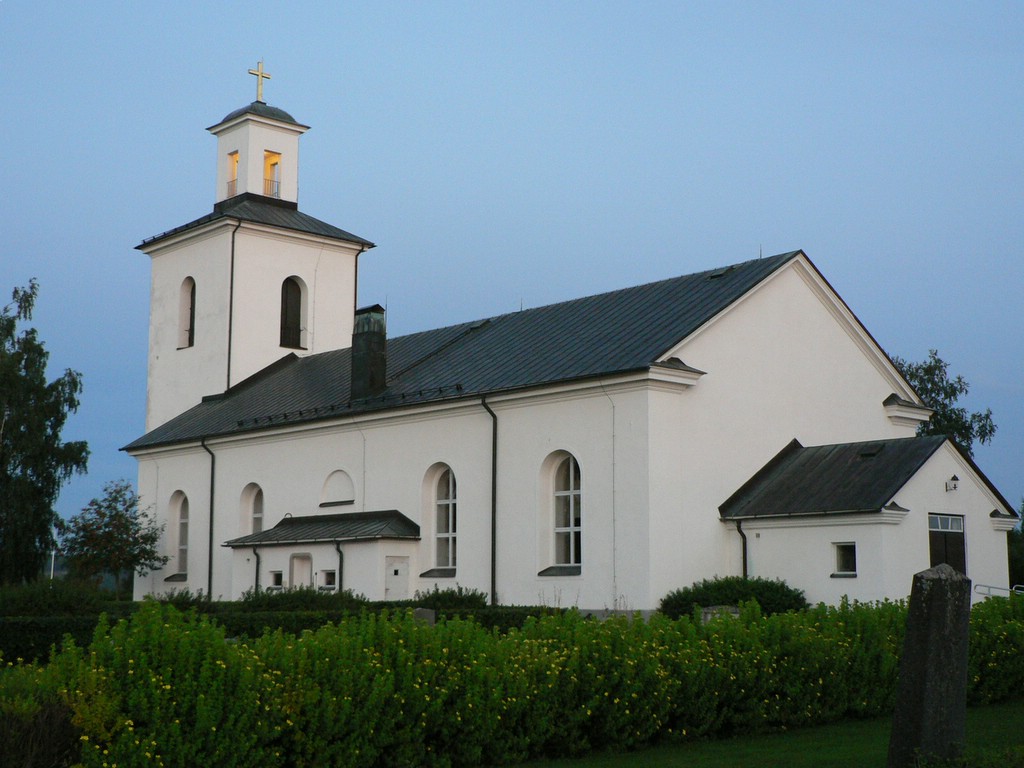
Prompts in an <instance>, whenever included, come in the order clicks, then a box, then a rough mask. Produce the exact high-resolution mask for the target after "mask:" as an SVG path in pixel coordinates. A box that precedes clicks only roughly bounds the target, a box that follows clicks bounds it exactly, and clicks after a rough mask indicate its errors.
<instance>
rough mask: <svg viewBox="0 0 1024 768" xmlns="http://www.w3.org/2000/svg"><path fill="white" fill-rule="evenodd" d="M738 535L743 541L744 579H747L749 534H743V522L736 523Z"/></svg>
mask: <svg viewBox="0 0 1024 768" xmlns="http://www.w3.org/2000/svg"><path fill="white" fill-rule="evenodd" d="M736 533H738V534H739V535H740V538H741V539H743V578H744V579H745V578H747V534H745V533H744V532H743V521H742V520H737V521H736Z"/></svg>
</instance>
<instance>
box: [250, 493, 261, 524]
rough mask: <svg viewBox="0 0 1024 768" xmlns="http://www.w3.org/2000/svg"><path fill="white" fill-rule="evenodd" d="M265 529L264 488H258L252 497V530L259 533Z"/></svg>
mask: <svg viewBox="0 0 1024 768" xmlns="http://www.w3.org/2000/svg"><path fill="white" fill-rule="evenodd" d="M262 530H263V489H262V488H257V489H256V494H255V495H254V496H253V497H252V532H253V533H259V532H260V531H262Z"/></svg>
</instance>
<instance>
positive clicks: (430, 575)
mask: <svg viewBox="0 0 1024 768" xmlns="http://www.w3.org/2000/svg"><path fill="white" fill-rule="evenodd" d="M420 578H421V579H454V578H455V569H454V568H431V569H430V570H429V571H424V572H423V573H421V574H420Z"/></svg>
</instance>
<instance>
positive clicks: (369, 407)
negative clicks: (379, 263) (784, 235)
mask: <svg viewBox="0 0 1024 768" xmlns="http://www.w3.org/2000/svg"><path fill="white" fill-rule="evenodd" d="M798 256H803V253H802V252H801V251H793V252H790V253H784V254H780V255H778V256H771V257H767V258H763V259H757V260H754V261H747V262H744V263H742V264H735V265H733V266H730V267H725V268H722V269H716V270H710V271H707V272H698V273H696V274H692V275H686V276H683V277H676V278H672V279H670V280H661V281H659V282H655V283H648V284H646V285H641V286H637V287H634V288H624V289H621V290H618V291H612V292H611V293H604V294H600V295H597V296H589V297H586V298H582V299H574V300H572V301H566V302H562V303H560V304H551V305H549V306H546V307H539V308H537V309H529V310H524V311H521V312H514V313H511V314H507V315H499V316H497V317H491V318H487V319H484V320H477V321H474V322H470V323H462V324H460V325H453V326H448V327H446V328H438V329H436V330H432V331H423V332H420V333H413V334H410V335H408V336H400V337H397V338H394V339H388V345H387V354H388V360H387V389H386V390H385V391H384V393H383V394H382V395H380V396H376V397H373V398H366V399H363V400H356V401H352V400H351V399H350V373H351V355H350V350H348V349H341V350H336V351H331V352H323V353H321V354H317V355H310V356H307V357H301V358H297V357H294V356H288V357H286V358H284V359H283V360H281V361H279V362H278V363H276V364H275V365H273V366H270V367H268V368H266V369H264V370H263V371H261V372H260V373H258V374H256V375H255V376H253V377H251V378H250V379H248V380H246V381H244V382H242V383H240V384H238V385H236V386H234V387H233V388H232V389H230V390H229V391H228V392H226V393H224V394H223V395H221V396H217V397H212V398H206V399H204V401H203V402H202V403H200V404H199V405H196V406H195V407H194V408H192V409H190V410H188V411H186V412H185V413H183V414H181V415H180V416H177V417H175V418H174V419H171V420H170V421H168V422H167V423H165V424H163V425H161V426H159V427H157V428H156V429H154V430H153V431H151V432H149V433H148V434H146V435H144V436H143V437H141V438H139V439H138V440H135V441H134V442H133V443H131V444H130V445H128V446H126V450H134V449H141V448H148V447H153V446H157V445H167V444H173V443H180V442H187V441H192V440H198V439H199V438H201V437H213V436H217V435H229V434H237V433H241V432H246V431H252V430H262V429H267V428H273V427H276V426H280V425H285V424H287V425H291V424H295V423H299V422H305V421H315V420H319V419H331V418H336V417H338V416H340V415H348V414H352V413H360V412H367V411H378V410H384V409H390V408H396V407H401V406H408V405H415V404H419V403H425V402H432V401H439V400H446V399H455V398H465V397H480V396H482V395H488V394H492V393H498V392H509V391H515V390H521V389H524V388H528V387H536V386H543V385H551V384H556V383H560V382H568V381H574V380H582V379H587V378H593V377H596V376H605V375H610V374H619V373H627V372H633V371H642V370H649V369H650V368H651V366H652V365H653V364H655V363H656V361H657V360H658V359H659V358H661V357H663V356H664V355H665V354H666V353H667V352H668V351H670V350H671V349H672V347H673V346H675V345H676V344H678V343H679V342H680V341H682V340H683V339H685V338H686V337H687V336H689V335H690V334H691V333H693V332H694V331H696V330H697V329H698V328H700V327H701V326H702V325H704V324H705V323H706V322H708V321H709V320H711V319H712V318H713V317H715V316H716V315H718V314H719V313H720V312H722V311H724V310H725V309H726V308H727V307H729V306H730V305H731V304H733V303H734V302H735V301H737V300H738V299H740V298H741V297H742V296H743V295H745V294H746V293H747V292H748V291H750V290H751V289H752V288H754V287H755V286H756V285H758V284H759V283H760V282H761V281H763V280H764V279H766V278H767V277H768V276H769V275H771V274H773V273H774V272H776V271H777V270H778V269H780V268H782V267H783V266H784V265H786V264H788V263H789V262H790V261H792V260H793V259H795V258H797V257H798ZM680 365H682V367H683V369H686V366H685V364H683V363H682V362H679V363H676V362H672V363H670V364H669V367H679V366H680Z"/></svg>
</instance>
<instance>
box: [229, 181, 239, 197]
mask: <svg viewBox="0 0 1024 768" xmlns="http://www.w3.org/2000/svg"><path fill="white" fill-rule="evenodd" d="M237 193H238V179H232V180H231V181H229V182H228V197H234V196H235V195H236V194H237Z"/></svg>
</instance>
